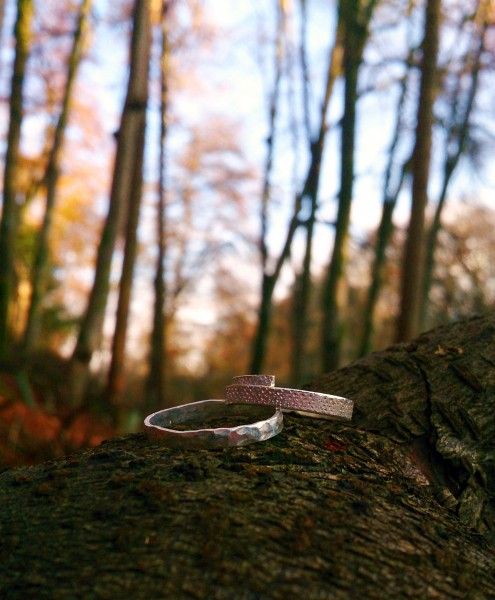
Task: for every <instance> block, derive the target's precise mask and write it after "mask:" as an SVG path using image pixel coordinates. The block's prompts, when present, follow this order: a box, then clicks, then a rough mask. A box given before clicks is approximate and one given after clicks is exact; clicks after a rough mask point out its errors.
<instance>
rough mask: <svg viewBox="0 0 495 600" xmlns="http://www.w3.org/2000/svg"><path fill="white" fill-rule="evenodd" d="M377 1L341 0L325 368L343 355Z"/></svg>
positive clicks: (325, 304)
mask: <svg viewBox="0 0 495 600" xmlns="http://www.w3.org/2000/svg"><path fill="white" fill-rule="evenodd" d="M375 4H376V0H367V1H366V2H363V1H362V0H341V2H340V4H339V11H340V19H341V22H342V27H343V43H344V57H343V65H344V114H343V117H342V128H341V164H340V191H339V197H338V209H337V220H336V223H335V237H334V243H333V250H332V256H331V259H330V262H329V265H328V269H327V275H326V277H325V282H324V285H323V294H322V312H323V323H322V343H321V356H322V368H323V370H324V371H331V370H332V369H335V368H336V367H337V366H338V363H339V357H340V338H341V328H342V324H341V322H340V318H339V307H338V297H339V290H340V287H341V283H342V274H343V271H344V265H345V253H346V249H347V239H348V230H349V220H350V214H351V202H352V188H353V181H354V140H355V128H356V104H357V100H358V73H359V67H360V65H361V62H362V58H363V51H364V46H365V43H366V40H367V38H368V28H369V23H370V20H371V16H372V14H373V9H374V7H375Z"/></svg>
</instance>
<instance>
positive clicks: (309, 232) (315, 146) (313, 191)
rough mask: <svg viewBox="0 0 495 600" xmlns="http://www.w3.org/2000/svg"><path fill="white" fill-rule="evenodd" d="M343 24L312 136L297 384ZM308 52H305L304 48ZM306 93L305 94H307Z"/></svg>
mask: <svg viewBox="0 0 495 600" xmlns="http://www.w3.org/2000/svg"><path fill="white" fill-rule="evenodd" d="M341 37H342V27H341V23H340V21H339V23H337V29H336V35H335V43H334V45H333V46H332V49H331V51H330V55H329V57H328V70H327V79H326V84H325V91H324V94H323V102H322V105H321V116H320V126H319V131H318V137H317V138H316V140H310V141H311V143H310V146H311V165H312V166H313V169H312V171H310V174H309V175H308V186H307V197H308V200H309V203H310V212H309V216H308V220H307V222H306V247H305V251H304V258H303V266H302V272H301V276H300V281H299V285H296V286H295V287H294V303H293V304H294V316H293V348H292V361H291V362H292V365H291V366H292V368H291V371H292V373H291V378H292V381H293V383H294V384H296V385H298V384H300V383H301V381H302V379H303V377H304V376H305V364H304V358H305V353H306V352H305V341H306V336H307V332H308V316H307V315H308V308H309V301H310V294H311V263H312V248H313V233H314V227H315V221H316V213H317V210H318V189H319V186H320V174H321V161H322V158H323V151H324V148H325V139H326V135H327V133H328V125H327V112H328V106H329V104H330V99H331V97H332V93H333V88H334V84H335V81H336V79H337V77H338V76H339V73H340V71H341V69H342V39H341ZM303 55H305V52H303ZM305 96H306V94H305Z"/></svg>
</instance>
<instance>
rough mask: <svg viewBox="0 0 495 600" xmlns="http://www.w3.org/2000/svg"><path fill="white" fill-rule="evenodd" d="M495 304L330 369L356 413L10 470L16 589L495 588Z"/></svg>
mask: <svg viewBox="0 0 495 600" xmlns="http://www.w3.org/2000/svg"><path fill="white" fill-rule="evenodd" d="M494 338H495V318H493V317H490V318H483V319H472V320H470V321H467V322H464V323H462V324H458V325H454V326H451V327H448V328H443V329H439V330H436V331H434V332H431V333H429V334H426V335H424V336H422V337H421V338H419V339H418V340H417V341H416V342H414V343H413V344H408V345H401V346H396V347H394V348H392V349H390V350H388V351H385V352H383V353H380V354H375V355H373V356H371V357H368V358H366V359H364V360H362V361H359V362H358V363H355V364H354V365H352V366H350V367H348V368H346V369H342V370H340V371H336V372H334V373H332V374H330V375H328V376H325V377H323V378H322V379H320V380H319V381H316V382H315V383H314V385H313V386H312V387H313V388H314V389H318V390H321V391H329V392H334V393H337V392H338V393H341V394H347V395H349V396H350V397H352V398H354V400H355V401H356V418H355V419H354V421H353V423H352V424H351V425H347V424H341V423H337V422H333V421H326V420H319V419H318V420H317V419H310V418H307V417H302V416H298V415H288V416H287V419H286V426H285V429H284V431H283V432H282V433H281V434H280V435H279V436H277V437H275V438H274V439H272V440H270V441H268V442H264V443H261V444H254V445H252V446H248V447H244V448H237V449H236V448H234V449H229V450H200V451H198V450H194V451H193V450H191V451H184V450H177V449H169V448H165V447H164V446H163V445H161V444H160V443H157V442H150V441H149V440H148V439H147V438H146V437H145V436H144V435H143V434H138V435H135V436H128V437H125V438H121V439H115V440H111V441H109V442H107V443H104V444H102V445H101V446H100V447H98V448H96V449H95V450H92V451H88V452H84V453H81V454H78V455H74V456H72V457H68V458H66V459H63V460H59V461H54V462H50V463H45V464H43V465H38V466H36V467H30V468H21V469H16V470H11V471H6V472H4V473H3V474H2V475H0V502H1V503H2V511H1V516H0V528H1V529H0V533H1V539H2V544H1V545H0V590H2V594H3V595H2V594H0V595H2V597H7V598H30V597H36V598H79V597H81V598H92V597H95V598H112V599H113V598H127V597H133V598H146V599H149V598H174V599H175V598H228V599H231V598H236V599H237V598H246V599H251V598H252V599H256V598H284V599H286V598H298V597H307V598H311V599H313V598H314V599H316V598H332V599H334V598H336V599H339V598H472V599H475V598H480V599H481V598H488V597H495V572H494V567H493V564H494V560H495V552H494V548H493V543H492V541H491V540H492V538H490V536H492V535H493V530H494V528H493V491H494V486H493V468H490V465H491V466H493V439H494V438H493V404H494V395H495V394H494V389H495V387H494V385H493V384H494V379H495V369H494V365H495V356H494V354H495V352H494V345H493V342H494Z"/></svg>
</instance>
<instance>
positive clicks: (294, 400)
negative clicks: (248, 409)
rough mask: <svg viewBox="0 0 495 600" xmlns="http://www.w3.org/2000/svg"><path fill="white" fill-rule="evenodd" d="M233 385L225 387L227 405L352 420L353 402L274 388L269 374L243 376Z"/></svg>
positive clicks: (330, 396) (272, 378)
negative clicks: (256, 406)
mask: <svg viewBox="0 0 495 600" xmlns="http://www.w3.org/2000/svg"><path fill="white" fill-rule="evenodd" d="M263 381H265V382H266V383H263ZM234 382H235V383H233V384H232V385H229V386H227V387H226V388H225V399H226V400H227V402H236V403H246V404H260V405H267V406H274V407H276V408H277V409H284V410H291V411H295V412H298V413H300V414H304V415H307V416H317V417H320V416H324V417H339V418H341V419H348V420H350V419H351V418H352V409H353V406H354V403H353V401H352V400H349V399H348V398H342V396H332V395H330V394H322V393H320V392H310V391H306V390H296V389H292V388H278V387H274V383H275V378H274V377H272V376H269V375H243V376H241V377H234Z"/></svg>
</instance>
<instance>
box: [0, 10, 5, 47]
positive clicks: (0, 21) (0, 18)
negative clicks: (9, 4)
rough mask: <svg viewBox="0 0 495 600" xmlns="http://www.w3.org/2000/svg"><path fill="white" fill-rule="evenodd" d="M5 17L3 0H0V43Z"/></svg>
mask: <svg viewBox="0 0 495 600" xmlns="http://www.w3.org/2000/svg"><path fill="white" fill-rule="evenodd" d="M4 19H5V0H0V43H1V42H2V41H3V35H2V34H3V25H4Z"/></svg>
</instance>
